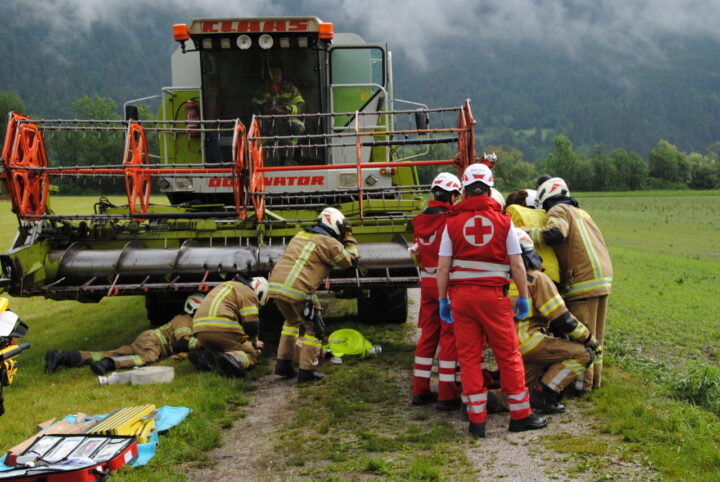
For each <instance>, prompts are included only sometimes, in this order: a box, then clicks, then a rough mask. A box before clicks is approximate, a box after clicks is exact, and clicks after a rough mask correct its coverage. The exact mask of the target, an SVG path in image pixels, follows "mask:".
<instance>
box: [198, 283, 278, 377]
mask: <svg viewBox="0 0 720 482" xmlns="http://www.w3.org/2000/svg"><path fill="white" fill-rule="evenodd" d="M267 299H268V282H267V280H266V279H265V278H263V277H256V278H252V279H251V280H250V281H247V280H246V279H244V278H242V277H239V276H237V277H236V278H235V279H234V280H232V281H225V282H224V283H221V284H219V285H217V286H216V287H215V288H213V289H212V290H210V292H209V293H208V294H207V296H205V299H204V300H203V302H202V304H201V305H200V307H199V308H198V310H197V311H196V312H195V316H194V317H193V335H195V337H197V339H198V340H200V343H201V344H202V346H203V348H204V349H201V350H193V351H191V352H190V353H189V355H188V358H189V359H190V362H191V363H192V364H193V365H194V366H195V367H196V368H197V369H199V370H202V371H211V370H213V369H214V368H217V369H218V371H219V372H220V373H221V374H222V375H225V376H228V377H242V376H244V375H245V371H246V370H247V369H248V368H250V367H252V366H254V365H255V364H256V363H257V361H258V358H259V357H260V351H261V349H262V347H263V343H262V341H260V340H258V335H259V333H260V306H262V305H264V304H265V303H266V302H267Z"/></svg>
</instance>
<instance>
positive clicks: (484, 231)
mask: <svg viewBox="0 0 720 482" xmlns="http://www.w3.org/2000/svg"><path fill="white" fill-rule="evenodd" d="M494 232H495V227H494V226H493V223H492V222H491V221H490V220H489V219H488V218H486V217H483V216H473V217H471V218H470V219H468V220H467V221H465V226H463V236H464V237H465V240H466V241H467V242H468V243H470V244H472V245H473V246H484V245H486V244H487V243H489V242H490V240H491V239H492V237H493V233H494Z"/></svg>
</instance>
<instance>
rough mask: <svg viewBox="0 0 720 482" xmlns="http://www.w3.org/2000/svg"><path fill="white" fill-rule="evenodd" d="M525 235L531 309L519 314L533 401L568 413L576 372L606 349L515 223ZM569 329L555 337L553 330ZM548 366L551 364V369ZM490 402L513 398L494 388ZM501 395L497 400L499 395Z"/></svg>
mask: <svg viewBox="0 0 720 482" xmlns="http://www.w3.org/2000/svg"><path fill="white" fill-rule="evenodd" d="M515 233H516V234H517V237H518V239H519V240H520V246H521V248H522V258H523V263H524V264H525V269H526V270H527V281H528V282H527V286H528V292H529V294H530V315H529V316H528V317H527V318H525V319H522V320H516V321H515V326H516V328H517V333H518V339H519V342H520V346H519V348H520V353H521V354H522V358H523V363H524V365H525V383H526V384H527V386H528V387H529V388H531V390H532V388H533V387H535V386H536V385H537V384H538V379H539V384H540V387H541V388H542V389H541V391H538V390H532V391H531V396H530V404H531V406H532V407H533V408H535V409H537V410H538V411H540V412H541V413H546V414H553V413H562V412H564V411H565V407H564V406H563V405H562V404H561V400H562V396H563V391H564V389H565V387H567V386H568V385H569V384H570V383H572V382H573V381H574V380H575V379H576V378H578V377H579V378H581V379H582V377H583V376H584V374H585V371H586V369H587V367H588V366H590V365H591V364H592V362H593V360H595V359H599V358H600V357H601V355H602V346H601V345H600V343H599V342H598V341H597V340H596V339H595V337H594V336H593V335H592V334H591V333H590V332H589V331H588V329H587V328H586V327H585V326H584V325H583V324H582V323H579V322H578V321H577V320H576V319H575V317H574V316H573V315H572V313H570V312H569V311H568V309H567V308H566V307H565V303H564V302H563V299H562V298H561V297H560V293H559V292H558V290H557V288H556V287H555V283H553V281H552V280H551V279H550V278H549V277H548V276H547V275H546V274H545V273H543V272H542V271H540V269H541V267H542V258H541V257H540V256H539V255H538V254H537V253H536V252H535V249H534V247H533V242H532V240H531V239H530V237H529V236H528V235H527V234H526V233H525V231H523V230H522V229H519V228H515ZM550 330H552V332H554V333H556V334H559V335H560V334H561V335H566V336H567V337H568V338H569V340H565V339H562V338H555V337H553V336H550V335H548V332H549V331H550ZM546 367H547V370H546ZM488 398H489V401H488V407H489V408H491V407H493V408H494V407H495V406H497V410H498V411H501V410H507V409H508V403H507V398H506V397H505V395H504V394H503V393H502V392H501V391H500V390H492V391H491V392H490V394H489V397H488ZM493 398H495V399H496V400H493Z"/></svg>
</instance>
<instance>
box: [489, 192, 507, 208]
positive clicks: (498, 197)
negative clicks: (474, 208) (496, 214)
mask: <svg viewBox="0 0 720 482" xmlns="http://www.w3.org/2000/svg"><path fill="white" fill-rule="evenodd" d="M490 197H491V198H493V199H494V200H495V201H497V203H498V204H499V205H500V207H501V208H503V209H505V199H504V198H503V195H502V193H501V192H500V191H498V190H497V189H495V188H494V187H491V188H490Z"/></svg>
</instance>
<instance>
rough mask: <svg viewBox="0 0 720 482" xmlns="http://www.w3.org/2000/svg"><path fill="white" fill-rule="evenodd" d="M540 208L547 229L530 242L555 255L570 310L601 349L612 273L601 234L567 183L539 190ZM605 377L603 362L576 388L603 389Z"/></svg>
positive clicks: (548, 184)
mask: <svg viewBox="0 0 720 482" xmlns="http://www.w3.org/2000/svg"><path fill="white" fill-rule="evenodd" d="M538 202H539V203H541V204H542V207H543V209H545V210H546V211H547V224H546V225H545V227H543V228H532V229H530V230H529V232H530V237H531V238H532V240H533V242H535V243H536V244H537V243H540V242H541V241H544V242H545V244H546V245H548V246H552V247H553V248H554V249H555V254H556V255H557V259H558V263H559V265H560V285H561V287H562V295H563V297H564V298H565V303H566V304H567V308H568V310H570V312H571V313H572V314H573V315H575V317H576V318H577V319H578V320H579V321H580V322H582V323H583V324H584V325H585V326H587V327H588V329H589V330H590V332H591V333H592V334H593V335H595V338H597V339H598V341H599V342H600V343H603V340H604V337H605V315H606V313H607V303H608V296H609V295H610V291H611V289H612V276H613V268H612V262H611V261H610V255H609V253H608V250H607V247H606V246H605V240H604V238H603V235H602V233H601V232H600V228H598V226H597V224H595V222H594V221H593V220H592V218H591V217H590V215H589V214H588V213H587V212H585V211H584V210H582V209H580V208H579V205H578V202H577V201H576V200H575V199H573V198H571V197H570V191H569V189H568V187H567V185H566V184H565V181H563V180H562V179H560V178H559V177H553V178H550V179H548V180H546V181H545V182H543V183H542V184H541V185H540V187H539V188H538ZM601 373H602V362H598V363H594V364H593V369H592V370H587V372H586V373H585V377H584V379H583V380H580V379H578V381H577V383H576V385H575V388H576V389H578V390H580V389H581V390H582V391H584V392H589V391H591V390H593V389H595V388H599V387H600V382H601ZM581 382H582V383H581Z"/></svg>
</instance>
